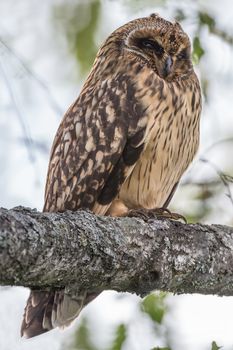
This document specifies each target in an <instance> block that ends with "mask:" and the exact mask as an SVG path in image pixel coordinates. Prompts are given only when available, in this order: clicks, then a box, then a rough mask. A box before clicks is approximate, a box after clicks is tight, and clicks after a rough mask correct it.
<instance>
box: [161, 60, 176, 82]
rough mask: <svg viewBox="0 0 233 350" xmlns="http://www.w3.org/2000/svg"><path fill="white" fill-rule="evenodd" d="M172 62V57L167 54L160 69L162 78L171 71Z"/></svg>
mask: <svg viewBox="0 0 233 350" xmlns="http://www.w3.org/2000/svg"><path fill="white" fill-rule="evenodd" d="M172 64H173V61H172V58H171V56H168V57H167V58H166V61H165V63H164V66H163V70H162V77H163V78H166V77H167V76H168V75H169V74H170V73H171V68H172Z"/></svg>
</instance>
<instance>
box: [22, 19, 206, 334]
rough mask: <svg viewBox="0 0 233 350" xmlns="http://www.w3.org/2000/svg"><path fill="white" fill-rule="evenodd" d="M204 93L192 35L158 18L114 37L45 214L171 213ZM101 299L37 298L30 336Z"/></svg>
mask: <svg viewBox="0 0 233 350" xmlns="http://www.w3.org/2000/svg"><path fill="white" fill-rule="evenodd" d="M200 112H201V93H200V87H199V82H198V79H197V77H196V74H195V73H194V70H193V65H192V61H191V48H190V41H189V38H188V36H187V35H186V34H185V33H184V31H183V30H182V28H181V26H180V25H179V24H178V23H177V22H176V23H171V22H169V21H166V20H164V19H163V18H161V17H159V16H158V15H155V14H153V15H151V16H149V17H146V18H140V19H136V20H134V21H131V22H129V23H127V24H125V25H124V26H122V27H120V28H119V29H117V30H115V31H114V32H113V33H112V34H111V35H110V36H109V37H108V38H107V40H106V41H105V42H104V44H103V45H102V47H101V48H100V50H99V52H98V54H97V57H96V59H95V62H94V64H93V67H92V69H91V72H90V74H89V76H88V78H87V80H86V82H85V84H84V86H83V88H82V91H81V93H80V95H79V97H78V98H77V100H76V101H75V102H74V103H73V105H72V106H71V107H70V108H69V109H68V111H67V113H66V114H65V116H64V118H63V120H62V122H61V124H60V127H59V129H58V131H57V134H56V137H55V140H54V143H53V146H52V152H51V157H50V163H49V169H48V176H47V183H46V190H45V205H44V211H46V212H62V211H64V210H66V209H69V210H77V209H79V208H84V209H85V208H88V209H90V210H92V211H93V212H94V213H96V214H101V215H116V216H119V215H126V214H127V210H128V209H140V208H146V209H153V208H160V207H166V206H167V205H168V203H169V201H170V199H171V198H172V195H173V193H174V191H175V189H176V187H177V184H178V182H179V180H180V178H181V176H182V174H183V173H184V171H185V169H186V168H187V167H188V165H189V164H190V162H191V161H192V159H193V157H194V155H195V153H196V151H197V148H198V143H199V119H200ZM92 297H93V295H90V294H88V292H87V293H85V295H82V296H80V298H77V300H76V299H71V298H70V297H69V296H68V295H66V294H65V293H64V292H63V291H51V292H43V291H32V292H31V294H30V297H29V299H28V302H27V306H26V308H25V314H24V320H23V324H22V335H24V336H26V337H33V336H35V335H38V334H41V333H43V332H46V331H48V330H50V329H52V328H54V327H57V326H64V325H67V324H69V323H70V322H71V321H72V320H73V319H74V318H75V317H76V316H77V315H78V313H79V312H80V310H81V308H82V306H83V305H85V304H87V302H88V301H90V299H91V298H92Z"/></svg>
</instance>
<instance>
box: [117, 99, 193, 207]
mask: <svg viewBox="0 0 233 350" xmlns="http://www.w3.org/2000/svg"><path fill="white" fill-rule="evenodd" d="M199 114H200V113H199V111H196V112H195V113H194V112H192V108H191V102H190V98H186V97H185V96H184V97H183V99H181V100H180V108H179V107H177V109H174V108H173V107H172V106H170V107H168V108H166V111H164V109H163V110H161V113H160V115H159V116H158V114H154V116H156V118H155V117H153V116H152V117H151V120H150V123H149V124H150V125H149V130H150V131H149V132H148V135H147V140H146V144H145V148H144V151H143V152H142V154H141V157H140V159H139V160H138V162H137V164H136V166H135V167H134V169H133V171H132V173H131V175H130V176H129V177H128V179H127V180H126V181H125V183H124V184H123V186H122V188H121V191H120V194H119V198H120V200H122V201H123V203H124V204H125V205H126V206H127V207H129V208H147V209H152V208H158V207H162V206H164V204H165V203H166V201H167V199H168V197H169V195H170V193H171V192H172V190H173V188H174V186H175V185H176V184H177V183H178V182H179V180H180V178H181V176H182V174H183V173H184V171H185V170H186V168H187V167H188V165H189V164H190V162H191V161H192V159H193V157H194V155H195V153H196V151H197V148H198V144H199Z"/></svg>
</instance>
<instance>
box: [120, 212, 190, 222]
mask: <svg viewBox="0 0 233 350" xmlns="http://www.w3.org/2000/svg"><path fill="white" fill-rule="evenodd" d="M127 216H129V217H137V218H141V219H143V220H144V221H148V220H150V219H158V220H162V219H170V220H182V221H184V223H185V224H187V220H186V218H185V217H184V216H183V215H181V214H178V213H172V212H171V211H170V210H168V209H167V208H155V209H131V210H130V211H129V213H128V215H127Z"/></svg>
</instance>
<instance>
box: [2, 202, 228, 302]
mask: <svg viewBox="0 0 233 350" xmlns="http://www.w3.org/2000/svg"><path fill="white" fill-rule="evenodd" d="M0 285H18V286H26V287H35V288H40V289H48V288H56V289H57V288H62V287H66V289H67V290H68V291H70V293H72V294H76V293H78V292H79V291H81V290H87V289H88V290H89V291H91V290H94V291H101V290H104V289H114V290H117V291H128V292H135V293H137V294H139V295H142V296H143V295H145V294H147V293H149V292H150V291H152V290H155V289H157V290H164V291H171V292H174V293H202V294H218V295H233V228H231V227H227V226H220V225H211V226H207V225H200V224H195V225H191V224H182V223H180V222H175V221H169V220H164V221H161V220H159V221H158V220H153V221H150V222H147V223H146V222H144V221H143V220H142V219H138V218H111V217H101V216H95V215H93V214H92V213H90V212H86V211H78V212H76V213H74V212H65V213H62V214H57V213H50V214H49V213H40V212H37V211H36V210H31V209H28V208H23V207H17V208H14V209H11V210H7V209H0Z"/></svg>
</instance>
